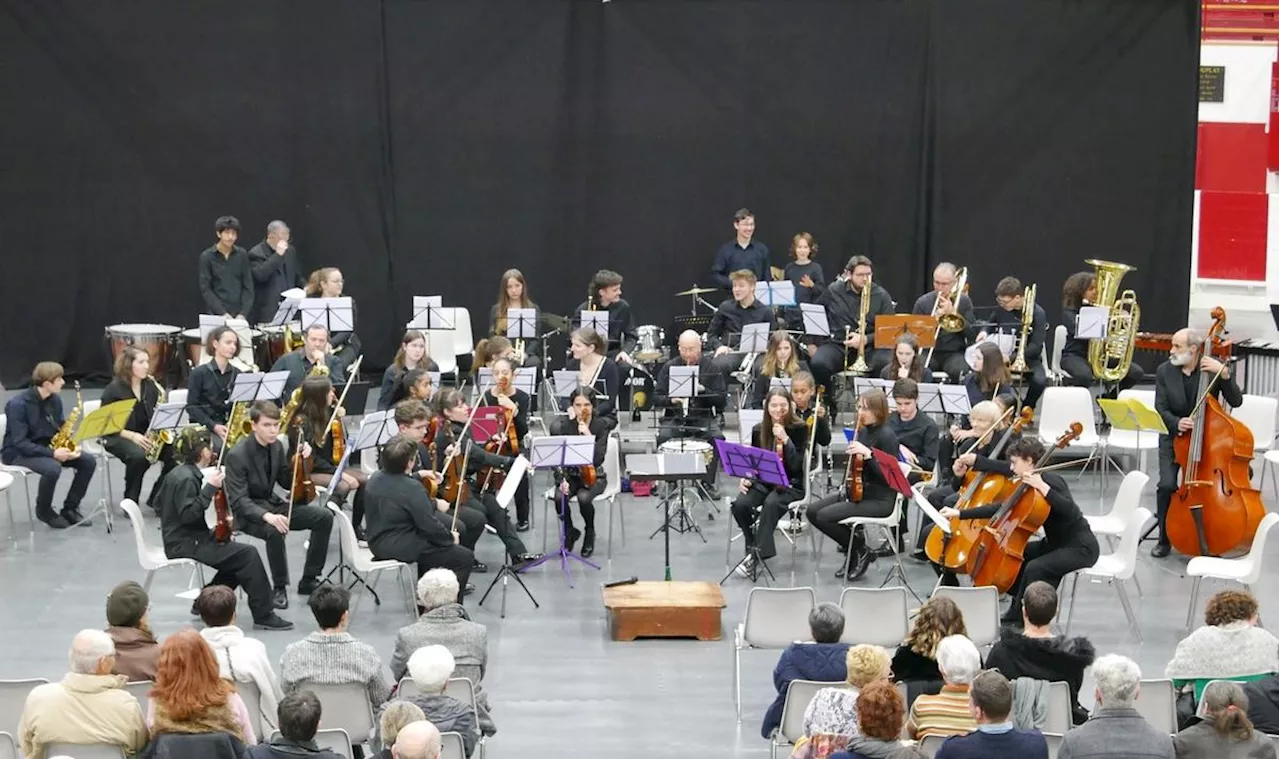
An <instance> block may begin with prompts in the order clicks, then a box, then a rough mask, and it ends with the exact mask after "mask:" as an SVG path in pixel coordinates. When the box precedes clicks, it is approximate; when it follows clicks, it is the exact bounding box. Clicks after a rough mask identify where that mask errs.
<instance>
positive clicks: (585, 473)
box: [578, 406, 599, 488]
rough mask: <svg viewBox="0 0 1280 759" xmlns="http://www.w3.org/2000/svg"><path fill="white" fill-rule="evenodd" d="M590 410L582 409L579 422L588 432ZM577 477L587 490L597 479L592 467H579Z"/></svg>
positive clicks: (593, 485) (594, 484) (589, 408)
mask: <svg viewBox="0 0 1280 759" xmlns="http://www.w3.org/2000/svg"><path fill="white" fill-rule="evenodd" d="M591 410H592V407H591V406H587V407H586V408H585V409H583V411H582V421H581V422H579V423H580V424H585V425H587V429H588V430H589V429H591ZM578 476H580V477H581V478H582V484H583V485H585V486H587V487H588V488H593V487H595V486H596V481H597V480H598V479H599V474H598V473H597V472H596V468H595V467H594V466H584V467H579V469H578Z"/></svg>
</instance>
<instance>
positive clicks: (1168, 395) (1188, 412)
mask: <svg viewBox="0 0 1280 759" xmlns="http://www.w3.org/2000/svg"><path fill="white" fill-rule="evenodd" d="M1203 340H1204V337H1203V336H1202V335H1201V334H1199V333H1197V332H1195V331H1194V330H1192V329H1190V328H1187V327H1184V328H1182V329H1180V330H1178V331H1177V332H1175V333H1173V339H1172V340H1171V341H1170V345H1169V360H1168V361H1165V362H1164V363H1163V364H1160V366H1159V367H1157V368H1156V411H1157V412H1159V414H1160V417H1161V418H1162V419H1163V420H1164V424H1165V426H1166V427H1168V428H1169V431H1170V432H1171V433H1174V434H1177V435H1182V434H1187V433H1189V432H1190V431H1191V430H1192V428H1194V427H1195V418H1194V417H1193V416H1192V413H1193V412H1194V411H1195V409H1196V407H1197V406H1198V405H1199V403H1200V401H1201V399H1200V377H1201V375H1202V374H1203V373H1205V372H1208V374H1209V376H1210V377H1214V376H1216V377H1217V378H1216V379H1213V380H1212V383H1211V384H1210V385H1209V392H1210V393H1211V394H1213V395H1214V396H1215V397H1216V398H1217V399H1218V400H1219V401H1223V402H1225V403H1226V404H1227V405H1228V406H1231V407H1232V408H1235V407H1237V406H1239V405H1240V404H1241V403H1244V396H1243V395H1241V393H1240V386H1239V385H1237V384H1236V381H1235V379H1234V378H1232V376H1231V368H1230V367H1224V366H1223V365H1222V362H1221V361H1219V360H1218V359H1216V358H1214V357H1213V356H1205V355H1202V353H1203V351H1202V348H1201V346H1202V343H1203ZM1173 437H1174V436H1173V435H1161V436H1160V481H1159V483H1157V485H1156V519H1157V520H1158V521H1159V524H1160V539H1159V542H1157V543H1156V545H1155V547H1154V548H1152V549H1151V555H1152V556H1154V557H1156V558H1157V559H1161V558H1164V557H1165V556H1168V555H1169V550H1170V546H1169V536H1168V535H1167V534H1166V533H1165V526H1164V520H1165V516H1166V515H1167V514H1168V513H1169V502H1170V501H1172V500H1173V493H1174V491H1176V490H1177V489H1178V469H1179V467H1178V461H1177V459H1176V458H1175V457H1174V453H1173Z"/></svg>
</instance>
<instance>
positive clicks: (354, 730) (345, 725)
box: [299, 682, 374, 745]
mask: <svg viewBox="0 0 1280 759" xmlns="http://www.w3.org/2000/svg"><path fill="white" fill-rule="evenodd" d="M299 690H309V691H311V692H312V693H315V694H316V698H318V699H320V729H321V730H327V729H332V728H338V729H342V730H345V731H346V732H347V735H348V736H349V737H350V738H351V742H352V743H353V744H356V745H359V744H362V743H366V742H368V741H369V739H370V736H372V735H373V725H374V719H373V707H372V706H370V705H369V691H368V690H367V689H366V688H365V684H364V683H343V684H342V685H322V684H320V683H313V682H303V683H302V684H300V685H299Z"/></svg>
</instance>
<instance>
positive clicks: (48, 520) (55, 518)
mask: <svg viewBox="0 0 1280 759" xmlns="http://www.w3.org/2000/svg"><path fill="white" fill-rule="evenodd" d="M36 519H39V520H40V521H41V522H44V523H45V524H47V525H49V526H50V527H52V528H53V529H55V530H65V529H67V528H68V527H70V526H71V524H70V523H69V522H67V520H65V519H63V518H62V517H61V516H59V515H57V514H55V513H53V511H52V510H50V511H48V512H46V513H44V514H41V513H39V512H37V513H36Z"/></svg>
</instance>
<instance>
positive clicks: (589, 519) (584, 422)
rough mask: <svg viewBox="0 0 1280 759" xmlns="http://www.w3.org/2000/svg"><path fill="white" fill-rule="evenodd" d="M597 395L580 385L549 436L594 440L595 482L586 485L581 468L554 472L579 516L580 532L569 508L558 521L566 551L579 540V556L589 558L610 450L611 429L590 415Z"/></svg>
mask: <svg viewBox="0 0 1280 759" xmlns="http://www.w3.org/2000/svg"><path fill="white" fill-rule="evenodd" d="M595 395H596V391H595V390H592V389H591V388H589V387H587V386H586V385H579V386H578V387H577V389H575V390H574V391H573V393H572V394H571V395H570V396H569V415H568V416H557V417H556V418H555V421H553V422H552V423H551V434H552V435H589V436H591V437H593V438H595V441H596V442H595V450H594V451H593V454H592V457H591V463H592V464H593V465H594V466H593V468H594V470H595V477H596V479H595V482H594V483H593V484H591V485H588V484H587V483H586V480H585V478H584V474H583V470H582V468H581V467H567V468H566V469H564V470H563V471H562V472H557V475H556V479H557V480H558V482H559V490H560V493H561V495H563V496H565V497H569V496H572V497H573V498H574V500H576V501H577V502H578V512H579V513H581V514H582V524H583V527H582V529H583V532H581V533H580V532H578V530H577V528H575V527H574V526H573V514H572V513H570V510H569V508H568V506H567V505H566V506H565V508H564V513H563V514H562V515H561V518H563V519H564V520H565V526H564V527H565V539H564V542H565V547H566V548H568V549H569V550H570V551H572V550H573V546H574V544H575V543H577V542H578V537H579V536H581V537H582V555H583V557H584V558H590V557H591V555H592V554H594V553H595V552H596V505H595V501H596V497H597V496H599V495H600V494H601V493H603V492H604V490H605V487H606V486H607V485H608V482H607V477H606V476H605V471H604V457H605V454H606V453H607V451H608V449H609V430H611V429H613V425H611V424H610V423H609V422H608V420H605V419H601V418H599V417H596V416H593V415H592V408H593V403H594V398H595Z"/></svg>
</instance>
